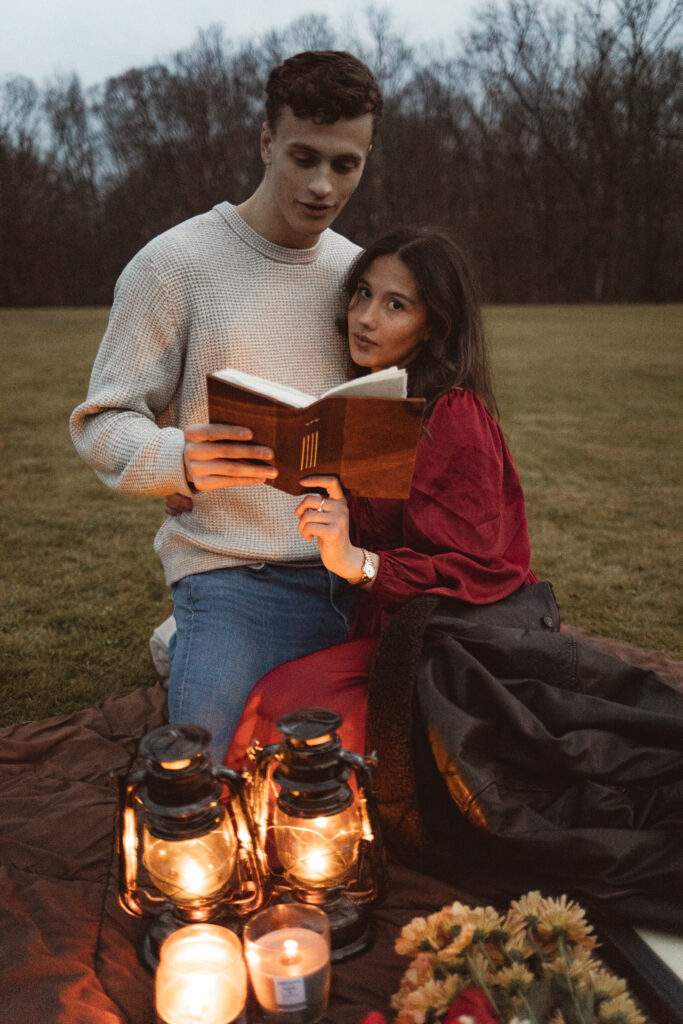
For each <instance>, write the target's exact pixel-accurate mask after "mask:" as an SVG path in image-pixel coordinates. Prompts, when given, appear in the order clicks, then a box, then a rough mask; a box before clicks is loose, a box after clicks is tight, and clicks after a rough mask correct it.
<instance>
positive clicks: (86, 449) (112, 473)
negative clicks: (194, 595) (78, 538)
mask: <svg viewBox="0 0 683 1024" xmlns="http://www.w3.org/2000/svg"><path fill="white" fill-rule="evenodd" d="M183 352H184V345H183V337H182V329H181V328H180V326H179V324H178V322H177V321H176V319H175V318H174V316H173V304H172V302H171V301H170V298H169V296H168V294H167V292H166V290H165V288H164V286H163V284H162V282H161V281H160V280H159V278H158V276H157V275H156V273H155V271H154V268H153V266H152V261H151V258H150V256H149V254H148V253H146V252H145V250H143V251H141V252H140V253H138V255H137V256H136V257H134V259H133V260H132V261H131V262H130V263H129V264H128V266H127V267H126V268H125V270H124V271H123V273H122V274H121V276H120V278H119V280H118V282H117V284H116V289H115V293H114V303H113V305H112V309H111V314H110V318H109V325H108V327H107V331H106V333H105V335H104V338H103V339H102V343H101V345H100V349H99V352H98V355H97V358H96V360H95V364H94V367H93V371H92V376H91V379H90V387H89V390H88V395H87V398H86V400H85V402H83V403H82V404H81V405H79V406H78V407H77V408H76V409H75V410H74V411H73V413H72V414H71V419H70V430H71V437H72V440H73V442H74V445H75V446H76V450H77V451H78V453H79V455H81V457H82V458H83V459H84V460H85V461H86V462H87V463H88V465H90V466H91V467H92V468H93V469H94V470H95V472H96V473H97V475H98V476H99V478H100V479H101V480H102V481H103V482H104V483H105V484H107V486H108V487H111V488H112V489H113V490H117V491H121V492H123V493H129V494H139V495H150V496H154V495H163V494H170V493H172V492H174V491H180V492H182V493H184V494H189V493H190V490H189V487H188V485H187V481H186V479H185V472H184V466H183V452H184V444H185V442H184V435H183V431H182V430H181V429H179V428H177V427H175V426H170V425H163V421H164V418H168V415H167V414H168V408H169V405H170V404H171V403H172V401H173V398H174V395H175V394H176V391H177V389H178V386H179V382H180V377H181V373H182V367H183Z"/></svg>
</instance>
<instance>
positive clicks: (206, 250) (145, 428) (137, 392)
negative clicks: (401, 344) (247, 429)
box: [70, 203, 359, 584]
mask: <svg viewBox="0 0 683 1024" xmlns="http://www.w3.org/2000/svg"><path fill="white" fill-rule="evenodd" d="M358 252H359V249H358V246H356V245H353V244H352V243H351V242H349V241H348V240H347V239H346V238H343V237H342V236H341V235H338V234H336V232H334V231H330V230H327V231H325V232H324V233H323V234H322V235H321V237H320V239H319V241H318V243H317V244H316V246H315V247H314V248H312V249H288V248H284V247H282V246H279V245H274V244H273V243H272V242H269V241H267V240H266V239H264V238H262V237H261V236H260V235H258V234H257V233H256V232H255V231H253V230H252V229H251V228H250V227H249V226H248V225H247V224H246V223H245V222H244V221H243V220H242V218H241V217H240V215H239V213H238V212H237V210H236V209H235V207H234V206H231V205H230V204H229V203H221V204H219V205H218V206H216V207H215V208H214V209H213V210H211V211H209V212H208V213H205V214H202V215H200V216H198V217H193V218H192V219H191V220H188V221H185V222H183V223H182V224H179V225H177V226H176V227H174V228H172V229H171V230H170V231H167V232H165V233H164V234H162V235H159V237H158V238H155V239H153V240H152V241H151V242H150V243H149V244H148V245H146V246H145V247H144V248H143V249H142V250H141V251H140V252H139V253H138V254H137V255H136V256H135V257H134V258H133V259H132V260H131V262H130V263H129V264H128V266H127V267H126V268H125V269H124V271H123V273H122V274H121V277H120V278H119V280H118V282H117V285H116V290H115V294H114V304H113V306H112V310H111V315H110V318H109V325H108V327H107V331H106V333H105V335H104V338H103V339H102V344H101V346H100V350H99V353H98V355H97V359H96V361H95V365H94V368H93V372H92V377H91V381H90V388H89V390H88V396H87V399H86V401H85V402H83V403H82V404H81V405H79V406H78V407H77V408H76V409H75V410H74V412H73V413H72V416H71V423H70V426H71V436H72V438H73V442H74V444H75V446H76V448H77V450H78V452H79V454H80V455H81V456H82V457H83V458H84V459H85V461H86V462H87V463H88V464H89V465H90V466H92V468H93V469H94V470H95V472H96V473H97V475H98V476H99V477H100V479H101V480H103V481H104V483H106V484H107V485H108V486H109V487H111V488H113V489H114V490H118V491H121V492H123V493H127V494H140V495H149V496H160V495H165V494H171V493H173V492H174V491H180V492H181V493H183V494H189V493H190V491H189V488H188V485H187V481H186V479H185V473H184V469H183V448H184V437H183V429H184V427H186V426H187V425H189V424H190V423H204V422H206V421H207V420H208V411H207V394H206V375H207V373H211V372H213V371H215V370H219V369H221V368H223V367H226V366H232V367H236V368H237V369H240V370H246V371H247V372H248V373H254V374H257V375H258V376H260V377H267V378H269V379H271V380H276V381H279V382H281V383H283V384H289V385H292V386H293V387H297V388H299V389H300V390H301V391H305V392H307V393H309V394H312V395H314V396H316V397H317V396H319V395H320V394H322V392H323V391H326V390H327V389H328V388H331V387H333V386H334V385H335V384H339V383H341V382H342V381H343V380H345V379H346V378H347V376H348V373H349V363H348V355H347V346H346V343H345V342H344V341H343V339H342V338H341V337H340V336H339V332H338V330H337V327H336V323H335V321H336V319H337V317H338V316H339V315H340V313H341V312H342V298H341V283H342V280H343V278H344V275H345V274H346V271H347V270H348V268H349V266H350V264H351V262H352V260H353V258H354V257H355V255H356V254H357V253H358ZM192 497H193V500H194V509H193V511H192V512H191V513H185V514H183V515H181V516H178V517H175V518H168V519H167V520H166V521H165V522H164V524H163V525H162V527H161V529H160V530H159V532H158V533H157V536H156V540H155V543H154V548H155V551H156V552H157V554H158V555H159V556H160V558H161V560H162V562H163V566H164V571H165V574H166V581H167V582H168V583H169V584H170V583H173V582H175V581H176V580H179V579H181V578H182V577H183V576H187V575H189V574H190V573H198V572H206V571H208V570H211V569H219V568H224V567H226V566H233V565H239V564H244V563H249V562H261V561H265V562H312V561H316V560H317V548H312V545H310V544H309V543H308V542H306V541H304V540H303V539H302V538H301V536H300V535H299V533H298V531H297V529H296V518H295V516H294V509H295V507H296V505H297V504H298V501H299V499H298V498H295V497H291V496H289V495H287V494H284V493H282V492H281V491H278V490H276V489H274V488H272V487H270V486H268V485H267V484H258V485H254V486H249V487H231V488H224V489H221V490H218V491H212V492H209V493H197V494H193V495H192Z"/></svg>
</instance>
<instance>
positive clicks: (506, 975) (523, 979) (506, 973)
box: [490, 964, 534, 995]
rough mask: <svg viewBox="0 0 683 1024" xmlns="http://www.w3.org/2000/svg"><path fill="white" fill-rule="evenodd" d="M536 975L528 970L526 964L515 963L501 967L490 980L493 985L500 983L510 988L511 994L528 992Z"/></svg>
mask: <svg viewBox="0 0 683 1024" xmlns="http://www.w3.org/2000/svg"><path fill="white" fill-rule="evenodd" d="M533 980H534V976H533V974H532V973H531V971H529V970H527V968H526V967H525V966H524V964H513V965H512V966H511V967H501V969H500V970H499V971H496V973H495V974H492V975H491V978H490V981H491V983H492V984H493V985H500V987H501V988H505V989H507V990H508V992H509V993H510V995H516V994H517V993H518V992H526V991H527V989H528V988H529V986H530V985H531V983H532V981H533Z"/></svg>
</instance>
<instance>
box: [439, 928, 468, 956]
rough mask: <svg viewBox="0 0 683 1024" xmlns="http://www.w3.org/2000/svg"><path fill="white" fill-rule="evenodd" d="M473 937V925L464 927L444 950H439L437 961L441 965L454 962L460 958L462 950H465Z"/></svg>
mask: <svg viewBox="0 0 683 1024" xmlns="http://www.w3.org/2000/svg"><path fill="white" fill-rule="evenodd" d="M473 935H474V925H473V924H466V925H464V926H463V927H462V929H461V930H460V934H459V935H457V936H456V937H455V938H454V939H452V940H451V942H450V943H449V944H448V945H447V946H446V947H445V948H444V949H440V950H439V952H438V953H437V954H436V955H437V957H438V958H439V960H441V961H442V962H443V963H450V961H452V960H455V959H456V958H457V957H458V956H460V954H461V953H462V952H463V950H464V949H466V948H467V946H469V944H470V942H471V941H472V936H473Z"/></svg>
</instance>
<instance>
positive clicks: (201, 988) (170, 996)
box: [156, 924, 247, 1024]
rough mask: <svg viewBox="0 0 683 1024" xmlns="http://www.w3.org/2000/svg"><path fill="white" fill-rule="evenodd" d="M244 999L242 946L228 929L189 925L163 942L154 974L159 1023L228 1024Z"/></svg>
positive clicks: (242, 1007)
mask: <svg viewBox="0 0 683 1024" xmlns="http://www.w3.org/2000/svg"><path fill="white" fill-rule="evenodd" d="M246 998H247V972H246V967H245V964H244V960H243V959H242V947H241V945H240V941H239V939H238V938H237V936H235V935H234V934H233V933H232V932H231V931H228V929H227V928H221V927H219V926H218V925H213V924H191V925H188V926H187V927H186V928H180V929H179V930H178V931H176V932H173V934H172V935H170V936H169V937H168V938H167V939H166V941H165V942H164V943H163V945H162V947H161V951H160V956H159V967H158V968H157V973H156V1011H157V1015H158V1017H159V1019H160V1020H161V1021H162V1022H163V1024H230V1022H231V1021H234V1020H235V1019H236V1018H237V1017H239V1016H240V1014H241V1013H242V1012H243V1010H244V1006H245V1003H246Z"/></svg>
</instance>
